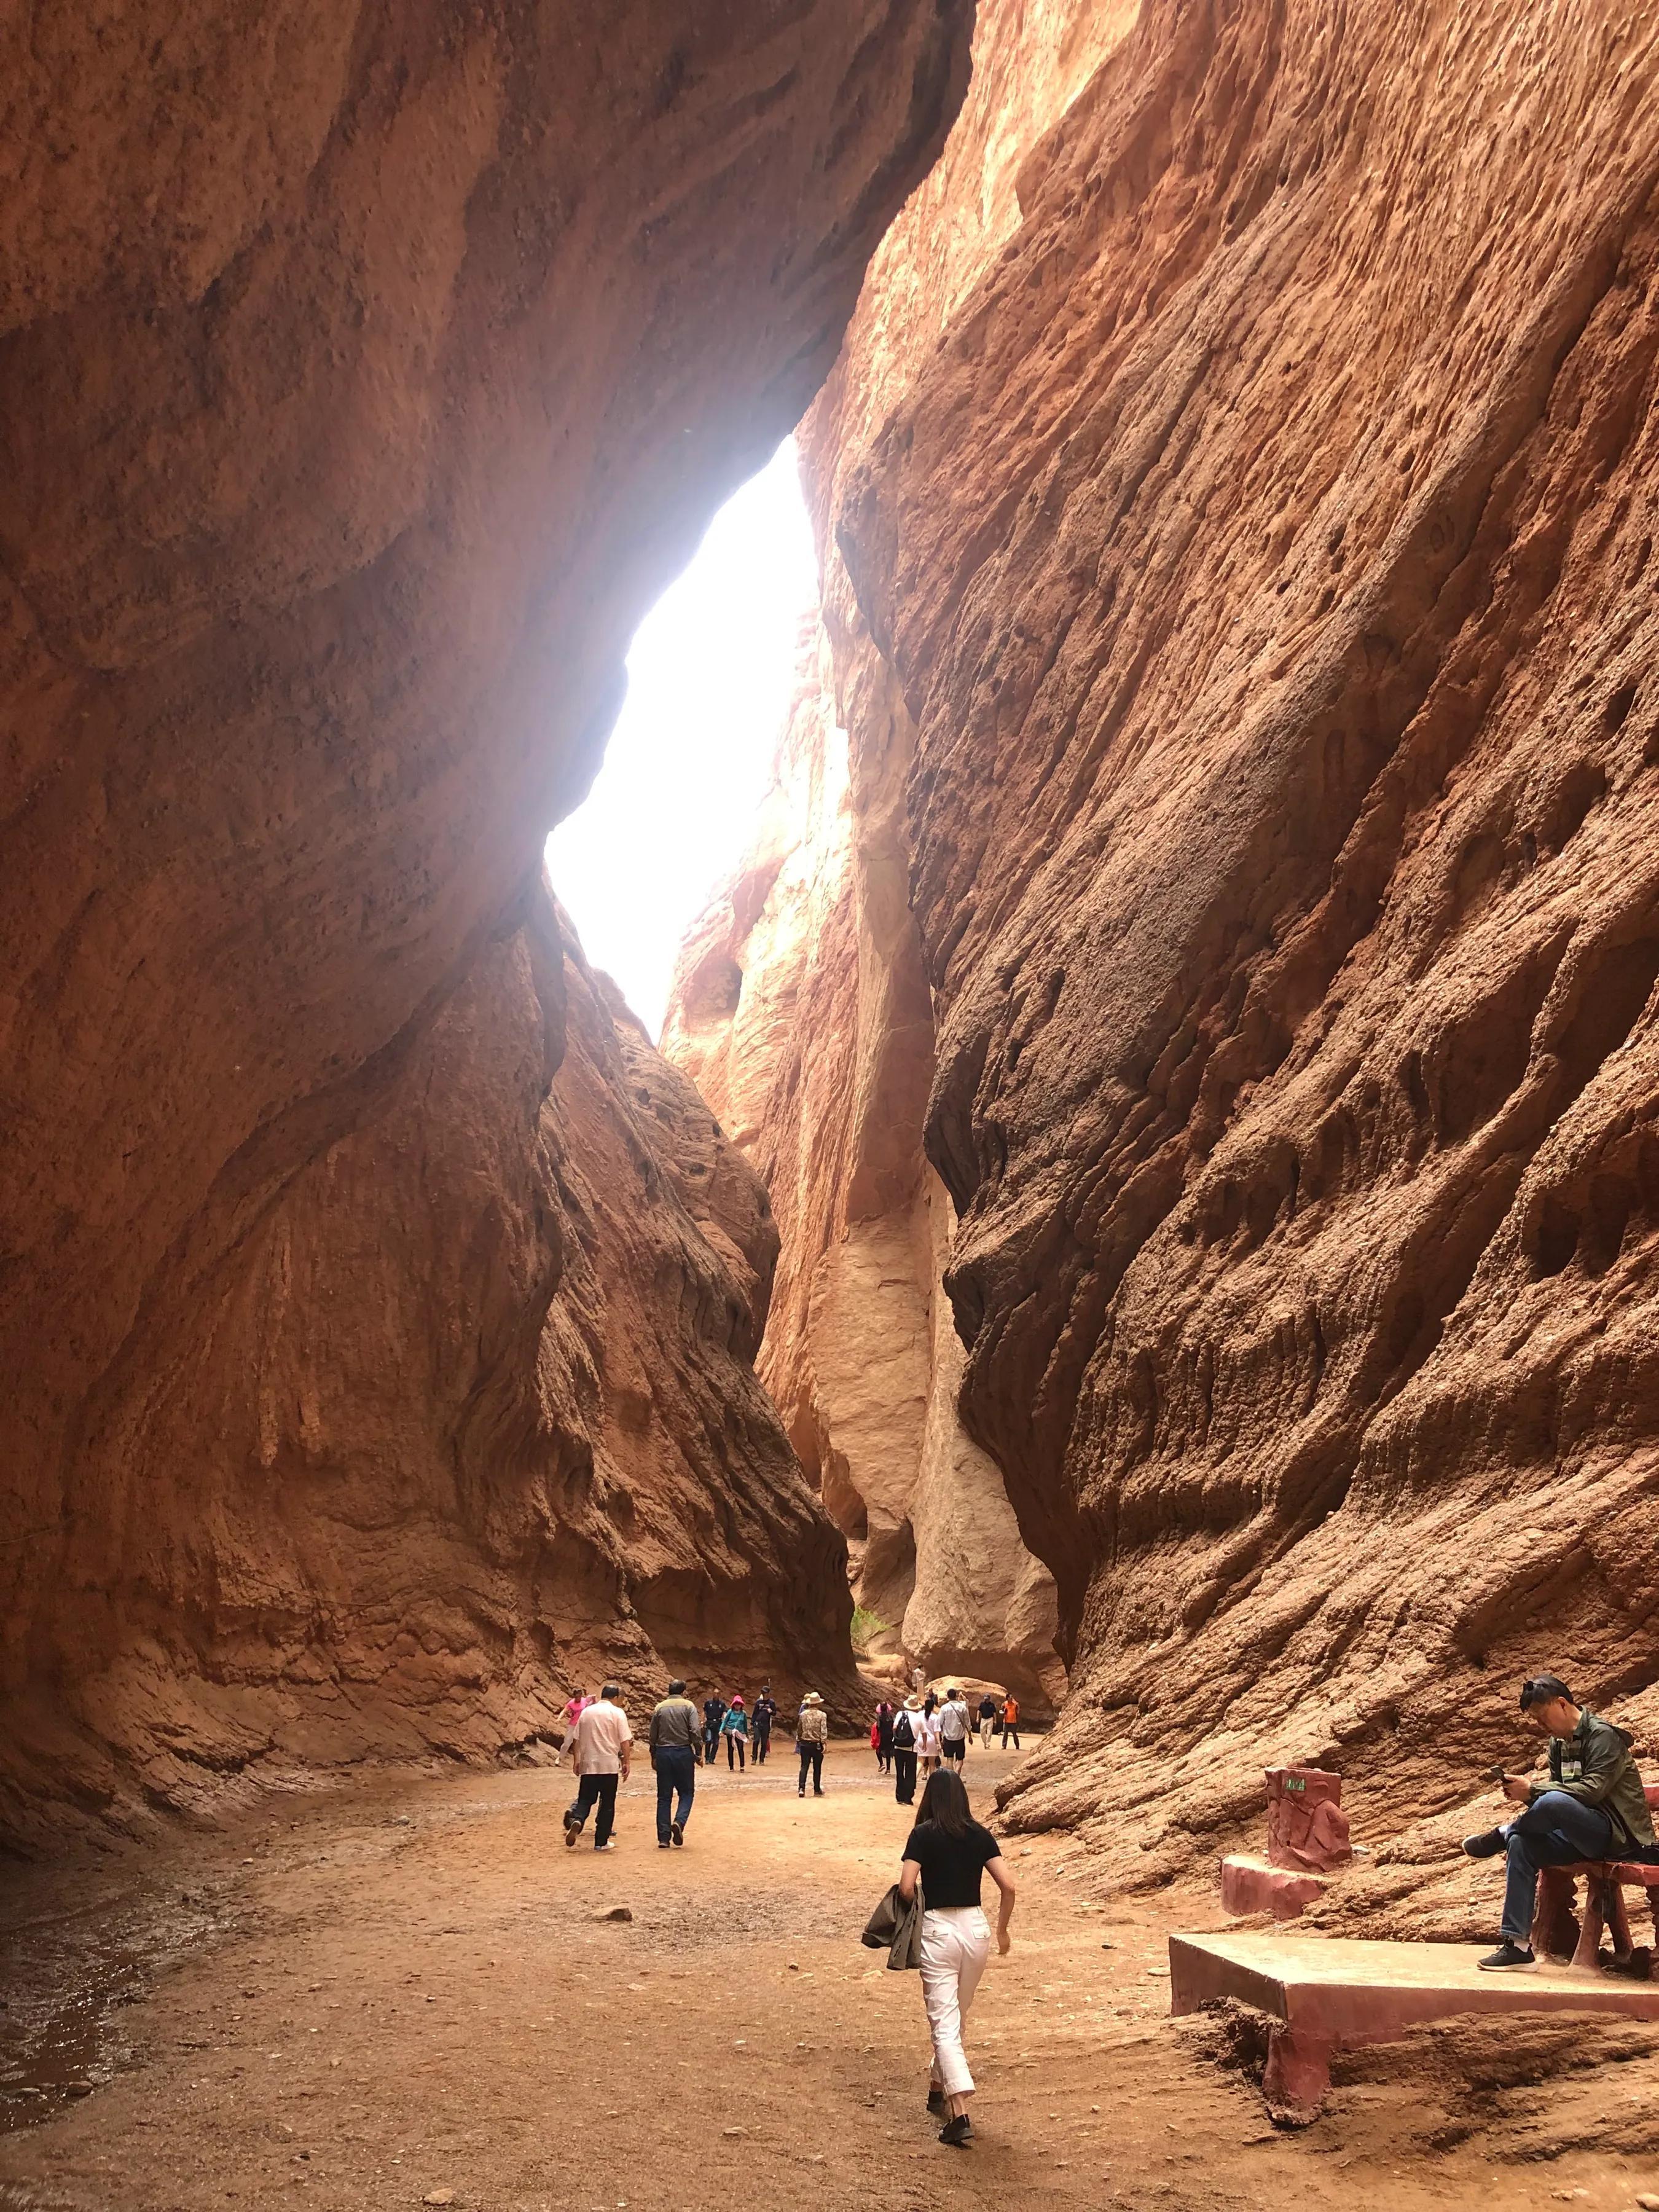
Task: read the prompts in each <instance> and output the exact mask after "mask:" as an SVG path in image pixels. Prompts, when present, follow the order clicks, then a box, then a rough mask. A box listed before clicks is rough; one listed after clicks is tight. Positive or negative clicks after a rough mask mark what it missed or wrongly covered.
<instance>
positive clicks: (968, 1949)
mask: <svg viewBox="0 0 1659 2212" xmlns="http://www.w3.org/2000/svg"><path fill="white" fill-rule="evenodd" d="M990 1955H991V1923H990V1922H989V1921H988V1920H987V1918H986V1917H985V1915H984V1913H983V1912H982V1911H981V1910H980V1908H979V1906H978V1905H949V1906H946V1907H945V1909H944V1910H943V1911H939V1912H933V1911H927V1912H924V1913H923V1914H922V1916H921V2001H922V2002H923V2003H924V2004H925V2005H926V2006H927V2025H928V2027H929V2028H930V2029H931V2030H932V2032H933V2087H934V2088H936V2089H942V2090H943V2091H944V2092H945V2095H946V2096H947V2097H966V2096H969V2095H971V2093H972V2092H973V2087H974V2077H973V2075H971V2074H970V2073H969V2071H968V2060H967V2058H966V2057H965V2055H964V2054H963V2048H962V2017H963V2014H964V2013H965V2012H966V2011H967V2009H968V2008H969V2005H970V2004H972V2002H974V1991H975V1990H976V1989H977V1988H978V1987H979V1978H980V1976H981V1974H982V1973H983V1972H985V1962H986V1960H987V1959H988V1958H989V1957H990Z"/></svg>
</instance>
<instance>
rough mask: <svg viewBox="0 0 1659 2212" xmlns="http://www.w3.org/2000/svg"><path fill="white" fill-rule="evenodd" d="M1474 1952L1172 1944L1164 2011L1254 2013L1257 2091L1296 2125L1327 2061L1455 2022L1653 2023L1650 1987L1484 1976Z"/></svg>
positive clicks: (1309, 1940) (1547, 1969)
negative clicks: (1580, 2019) (1590, 2016)
mask: <svg viewBox="0 0 1659 2212" xmlns="http://www.w3.org/2000/svg"><path fill="white" fill-rule="evenodd" d="M1486 1948H1487V1947H1486V1946H1484V1945H1481V1944H1476V1943H1377V1942H1360V1941H1358V1940H1353V1939H1349V1938H1344V1937H1338V1936H1329V1937H1327V1936H1278V1935H1268V1934H1261V1935H1250V1934H1240V1935H1221V1936H1170V2011H1171V2012H1172V2013H1176V2014H1181V2013H1190V2012H1196V2011H1197V2010H1198V2008H1199V2007H1200V2005H1202V2004H1204V2003H1206V2002H1208V2001H1209V2000H1210V1999H1212V1998H1215V1997H1233V1998H1236V1999H1237V2001H1238V2002H1240V2003H1242V2004H1248V2005H1254V2006H1255V2008H1256V2009H1257V2010H1258V2011H1259V2012H1264V2013H1266V2014H1267V2015H1268V2016H1269V2017H1270V2018H1271V2019H1272V2020H1273V2021H1275V2023H1277V2025H1275V2027H1274V2028H1273V2034H1272V2036H1271V2038H1270V2039H1269V2044H1268V2051H1267V2074H1266V2076H1265V2077H1264V2079H1263V2081H1262V2089H1263V2092H1264V2093H1265V2094H1266V2096H1267V2102H1268V2105H1269V2106H1270V2107H1271V2108H1272V2109H1273V2112H1274V2113H1275V2116H1276V2117H1281V2118H1286V2119H1291V2120H1297V2121H1306V2120H1309V2119H1311V2118H1314V2117H1315V2116H1316V2114H1317V2112H1318V2110H1319V2106H1320V2104H1321V2102H1322V2100H1323V2098H1324V2094H1325V2092H1326V2090H1327V2089H1328V2087H1329V2086H1330V2061H1331V2053H1332V2051H1334V2050H1336V2049H1338V2048H1339V2047H1340V2046H1343V2045H1347V2046H1350V2047H1351V2046H1352V2045H1356V2044H1363V2043H1391V2042H1393V2041H1395V2039H1397V2038H1398V2037H1400V2036H1401V2035H1403V2034H1404V2033H1405V2032H1406V2031H1407V2028H1411V2027H1417V2026H1418V2025H1419V2023H1420V2022H1422V2021H1431V2020H1445V2019H1449V2018H1450V2017H1451V2016H1452V2015H1454V2014H1458V2013H1488V2014H1496V2013H1503V2014H1512V2013H1522V2012H1600V2013H1610V2014H1613V2015H1618V2016H1619V2017H1620V2018H1623V2019H1626V2020H1632V2019H1633V2020H1659V1983H1653V1982H1621V1981H1618V1980H1615V1979H1611V1978H1607V1977H1606V1976H1603V1975H1600V1974H1594V1973H1592V1974H1585V1973H1584V1972H1583V1971H1582V1970H1580V1969H1577V1968H1574V1967H1571V1966H1557V1965H1553V1964H1552V1963H1550V1962H1547V1961H1546V1962H1543V1963H1541V1964H1540V1965H1539V1966H1534V1967H1532V1968H1530V1969H1528V1970H1526V1971H1523V1972H1517V1973H1505V1974H1483V1973H1482V1972H1480V1968H1479V1966H1477V1965H1476V1963H1475V1961H1476V1960H1478V1959H1480V1958H1481V1957H1483V1956H1484V1955H1485V1953H1486Z"/></svg>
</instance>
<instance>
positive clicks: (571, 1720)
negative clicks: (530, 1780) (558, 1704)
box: [553, 1690, 593, 1766]
mask: <svg viewBox="0 0 1659 2212" xmlns="http://www.w3.org/2000/svg"><path fill="white" fill-rule="evenodd" d="M592 1702H593V1700H592V1698H590V1697H589V1696H588V1694H587V1692H586V1690H577V1691H576V1692H574V1694H573V1696H572V1698H571V1700H570V1703H569V1704H568V1705H567V1706H566V1707H565V1709H564V1715H563V1718H564V1741H563V1742H562V1743H561V1744H560V1746H559V1749H558V1753H557V1756H556V1758H555V1759H554V1761H553V1764H554V1765H555V1766H556V1765H558V1764H559V1760H560V1759H562V1758H563V1757H564V1755H565V1753H566V1752H568V1751H571V1750H572V1748H573V1747H574V1743H575V1741H576V1723H577V1722H578V1721H579V1720H580V1718H581V1717H582V1715H583V1714H584V1713H585V1712H586V1711H587V1709H588V1707H589V1706H590V1705H592Z"/></svg>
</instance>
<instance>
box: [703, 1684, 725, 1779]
mask: <svg viewBox="0 0 1659 2212" xmlns="http://www.w3.org/2000/svg"><path fill="white" fill-rule="evenodd" d="M725 1718H726V1700H725V1699H724V1698H723V1697H721V1695H720V1692H719V1691H718V1690H712V1691H711V1692H709V1694H708V1696H707V1697H706V1698H705V1699H703V1701H702V1763H703V1765H705V1766H712V1765H714V1754H715V1753H716V1752H717V1751H719V1749H720V1723H721V1722H722V1721H723V1720H724V1719H725Z"/></svg>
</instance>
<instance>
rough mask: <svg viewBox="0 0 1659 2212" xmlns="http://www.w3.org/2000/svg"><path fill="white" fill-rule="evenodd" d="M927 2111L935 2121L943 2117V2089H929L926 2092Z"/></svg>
mask: <svg viewBox="0 0 1659 2212" xmlns="http://www.w3.org/2000/svg"><path fill="white" fill-rule="evenodd" d="M927 2109H928V2111H929V2112H931V2113H932V2114H933V2117H934V2118H935V2119H939V2118H943V2117H944V2112H945V2092H944V2090H943V2089H930V2090H929V2091H928V2092H927Z"/></svg>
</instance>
